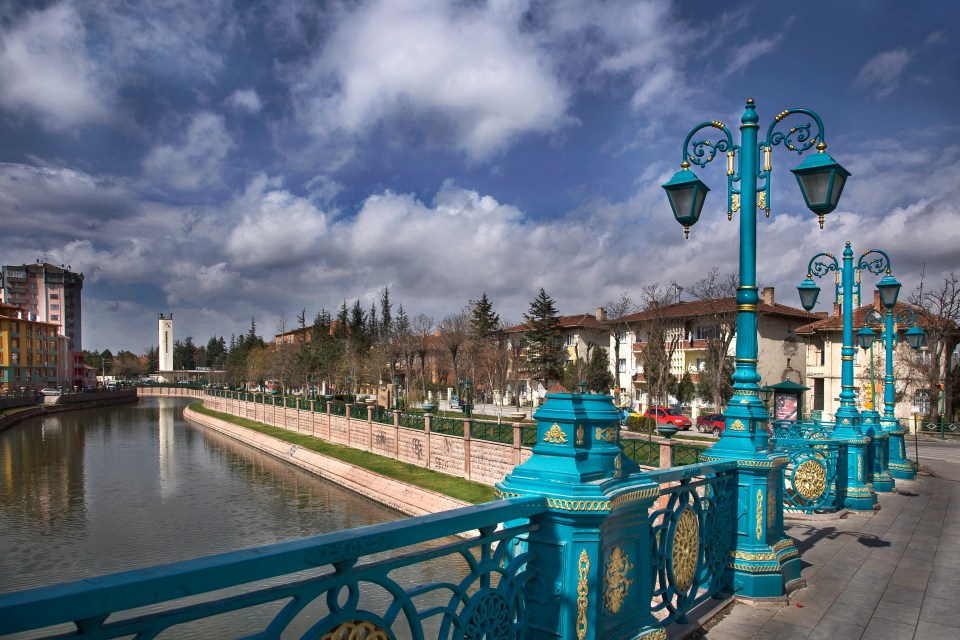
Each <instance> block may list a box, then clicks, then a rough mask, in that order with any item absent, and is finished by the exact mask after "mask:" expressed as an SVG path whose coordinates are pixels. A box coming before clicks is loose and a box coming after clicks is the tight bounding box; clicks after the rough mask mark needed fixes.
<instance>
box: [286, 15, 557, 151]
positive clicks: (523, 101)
mask: <svg viewBox="0 0 960 640" xmlns="http://www.w3.org/2000/svg"><path fill="white" fill-rule="evenodd" d="M516 8H517V7H514V6H513V5H512V4H511V3H497V2H493V3H489V4H486V5H482V6H463V5H461V6H454V3H450V2H434V1H432V0H429V1H428V0H414V1H410V0H406V1H400V0H379V1H374V2H369V3H366V4H363V5H361V6H359V7H358V8H356V9H355V10H354V11H352V12H349V13H346V14H344V15H343V18H342V20H341V21H340V23H339V24H338V26H337V28H336V30H335V31H334V33H333V34H332V35H331V37H330V39H329V40H328V41H327V43H326V44H325V46H324V50H323V52H322V55H321V56H320V57H318V58H317V59H316V60H315V61H314V62H313V64H312V65H311V67H310V68H309V69H308V70H307V71H306V72H305V73H304V74H300V70H298V75H297V77H295V78H293V80H294V86H293V96H294V98H295V101H296V108H297V111H298V114H299V116H300V118H301V120H302V121H303V123H304V124H305V126H307V127H308V128H309V129H310V130H311V131H312V132H313V133H314V134H315V135H318V136H320V137H326V136H328V135H330V134H331V133H334V132H336V131H344V132H347V133H349V134H354V135H363V134H365V133H367V132H368V131H369V130H370V129H371V128H373V127H376V126H378V125H380V124H382V123H383V122H384V121H387V120H389V119H391V118H393V117H396V116H397V115H401V116H402V117H403V118H407V119H412V120H413V121H414V122H416V121H418V120H423V121H429V122H430V125H429V126H430V128H431V129H432V130H434V131H436V130H437V129H438V128H440V129H447V130H448V131H449V132H450V133H449V135H450V136H451V137H452V140H451V141H450V143H451V144H452V145H453V146H454V147H456V148H459V149H461V150H463V151H464V152H465V153H467V154H468V155H470V156H472V157H475V158H485V157H488V156H490V155H491V154H494V153H496V152H497V151H499V150H500V149H502V148H503V147H504V146H505V145H507V144H509V143H510V142H511V141H512V140H513V139H514V138H515V137H517V136H519V135H521V134H523V133H526V132H531V131H532V132H550V131H553V130H556V129H557V128H558V127H560V126H562V125H563V124H564V123H565V122H567V118H566V115H565V112H566V108H567V104H568V101H569V98H570V92H569V90H568V89H567V88H565V87H564V86H563V85H562V84H561V83H560V82H559V81H558V80H557V78H556V77H554V73H553V69H552V67H551V64H550V61H549V58H548V56H546V55H545V53H544V52H543V51H542V50H540V49H538V47H537V46H536V42H535V40H534V38H533V37H531V36H528V35H526V34H524V33H522V32H521V31H520V29H519V21H518V14H517V12H516Z"/></svg>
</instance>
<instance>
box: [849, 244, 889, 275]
mask: <svg viewBox="0 0 960 640" xmlns="http://www.w3.org/2000/svg"><path fill="white" fill-rule="evenodd" d="M868 256H871V257H869V258H868ZM857 269H860V270H866V271H869V272H870V273H872V274H874V275H880V274H881V273H885V272H886V271H887V270H888V269H890V257H889V256H888V255H887V254H886V253H885V252H883V251H881V250H880V249H868V250H867V251H864V252H863V254H861V255H860V260H858V261H857Z"/></svg>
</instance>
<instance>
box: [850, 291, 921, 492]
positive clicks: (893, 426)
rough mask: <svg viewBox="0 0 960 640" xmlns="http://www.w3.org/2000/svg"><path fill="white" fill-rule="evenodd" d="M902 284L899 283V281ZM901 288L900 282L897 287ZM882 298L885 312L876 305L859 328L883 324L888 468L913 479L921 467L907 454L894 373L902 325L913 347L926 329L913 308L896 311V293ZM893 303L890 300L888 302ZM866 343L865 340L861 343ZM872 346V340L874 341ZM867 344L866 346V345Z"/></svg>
mask: <svg viewBox="0 0 960 640" xmlns="http://www.w3.org/2000/svg"><path fill="white" fill-rule="evenodd" d="M897 284H898V285H899V283H897ZM897 288H898V289H899V286H898V287H897ZM881 301H882V302H883V306H884V308H885V311H884V314H883V316H881V315H880V313H879V312H878V311H877V310H876V309H870V310H869V311H868V312H867V315H866V316H865V317H864V319H863V323H864V328H863V329H861V330H860V331H858V332H857V336H858V337H859V336H860V334H861V333H862V332H864V331H870V333H874V331H873V328H882V329H881V333H880V337H881V339H882V340H883V346H884V349H885V352H884V356H885V358H884V360H885V362H884V376H883V417H881V418H880V424H881V425H882V428H883V431H884V433H886V434H887V435H888V437H889V440H888V444H887V468H888V470H889V472H890V475H891V476H892V478H894V479H897V480H912V479H914V478H915V477H916V475H917V467H916V464H915V463H914V462H912V461H911V460H909V459H908V458H907V451H906V443H905V442H904V435H906V433H907V430H906V429H903V428H901V426H900V421H899V420H897V418H896V417H895V416H894V406H895V404H896V388H895V379H894V377H893V349H894V348H895V347H896V346H897V343H898V342H899V340H900V338H899V335H900V334H899V329H900V328H903V327H906V328H907V330H906V331H905V332H904V338H905V339H906V341H907V344H908V345H909V346H910V348H911V349H914V350H917V349H922V348H923V347H924V346H926V337H927V334H926V332H925V331H924V330H923V329H921V328H920V327H919V326H917V314H916V313H914V311H913V309H910V308H907V307H904V308H903V309H901V310H900V311H899V312H897V313H896V314H894V312H893V311H894V305H895V304H896V296H894V297H892V298H889V297H888V298H887V299H886V300H884V299H883V294H882V293H881ZM888 303H889V304H888ZM860 346H861V347H863V343H861V345H860ZM870 346H872V344H871V345H870ZM864 348H866V347H864ZM870 364H871V369H870V383H871V385H872V384H873V357H872V353H871V358H870Z"/></svg>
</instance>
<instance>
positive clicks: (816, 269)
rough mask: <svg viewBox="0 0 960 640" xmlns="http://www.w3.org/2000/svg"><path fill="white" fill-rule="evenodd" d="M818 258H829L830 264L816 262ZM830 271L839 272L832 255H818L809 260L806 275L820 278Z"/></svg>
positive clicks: (821, 261) (837, 263)
mask: <svg viewBox="0 0 960 640" xmlns="http://www.w3.org/2000/svg"><path fill="white" fill-rule="evenodd" d="M818 258H829V259H830V260H831V262H827V261H826V260H818ZM831 271H840V263H839V262H837V258H836V256H834V255H833V254H832V253H818V254H817V255H815V256H813V258H811V260H810V265H809V266H808V267H807V273H809V274H810V275H811V276H817V277H818V278H822V277H823V276H825V275H827V274H828V273H830V272H831Z"/></svg>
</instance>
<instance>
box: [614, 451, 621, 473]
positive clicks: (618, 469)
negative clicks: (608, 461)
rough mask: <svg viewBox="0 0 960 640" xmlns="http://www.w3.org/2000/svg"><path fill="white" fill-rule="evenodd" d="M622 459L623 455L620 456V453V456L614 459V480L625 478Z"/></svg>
mask: <svg viewBox="0 0 960 640" xmlns="http://www.w3.org/2000/svg"><path fill="white" fill-rule="evenodd" d="M622 457H623V455H622V454H620V453H618V454H617V457H616V458H615V459H614V461H613V466H614V467H615V468H614V471H613V477H614V478H622V477H623V460H622V459H621V458H622Z"/></svg>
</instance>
